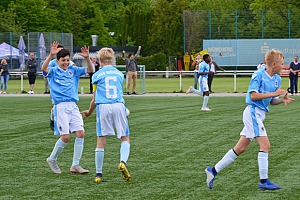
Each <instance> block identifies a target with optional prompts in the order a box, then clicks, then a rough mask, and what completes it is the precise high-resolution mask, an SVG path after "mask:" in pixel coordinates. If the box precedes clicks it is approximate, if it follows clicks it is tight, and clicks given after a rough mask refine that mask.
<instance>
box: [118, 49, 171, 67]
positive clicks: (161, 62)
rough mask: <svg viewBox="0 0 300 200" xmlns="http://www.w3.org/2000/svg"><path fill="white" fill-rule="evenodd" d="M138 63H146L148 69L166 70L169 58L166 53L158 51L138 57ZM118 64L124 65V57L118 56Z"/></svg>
mask: <svg viewBox="0 0 300 200" xmlns="http://www.w3.org/2000/svg"><path fill="white" fill-rule="evenodd" d="M136 61H137V63H138V65H145V66H146V71H165V70H166V67H167V66H168V58H167V56H166V55H165V54H164V53H157V54H153V55H151V56H147V57H138V58H137V59H136ZM116 64H117V65H124V64H125V62H124V61H123V59H122V57H117V59H116Z"/></svg>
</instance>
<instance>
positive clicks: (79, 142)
mask: <svg viewBox="0 0 300 200" xmlns="http://www.w3.org/2000/svg"><path fill="white" fill-rule="evenodd" d="M83 143H84V138H76V139H75V143H74V154H73V163H72V166H74V165H79V161H80V158H81V155H82V151H83Z"/></svg>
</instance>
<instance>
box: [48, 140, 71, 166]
mask: <svg viewBox="0 0 300 200" xmlns="http://www.w3.org/2000/svg"><path fill="white" fill-rule="evenodd" d="M66 144H67V143H65V142H63V141H62V140H61V139H60V138H59V139H58V140H57V141H56V143H55V145H54V148H53V150H52V153H51V155H50V156H49V160H51V161H55V160H57V158H58V156H59V155H60V154H61V152H62V151H63V149H64V147H65V146H66Z"/></svg>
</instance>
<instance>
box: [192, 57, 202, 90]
mask: <svg viewBox="0 0 300 200" xmlns="http://www.w3.org/2000/svg"><path fill="white" fill-rule="evenodd" d="M200 62H201V55H200V54H198V55H197V57H196V59H195V60H194V61H193V63H192V66H193V67H194V88H195V89H196V90H197V88H198V82H199V81H198V80H199V74H198V69H199V64H200Z"/></svg>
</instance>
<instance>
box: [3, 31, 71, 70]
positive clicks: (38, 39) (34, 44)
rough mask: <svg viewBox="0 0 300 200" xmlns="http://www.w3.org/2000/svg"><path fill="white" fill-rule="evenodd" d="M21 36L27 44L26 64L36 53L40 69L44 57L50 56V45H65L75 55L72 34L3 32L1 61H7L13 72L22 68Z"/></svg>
mask: <svg viewBox="0 0 300 200" xmlns="http://www.w3.org/2000/svg"><path fill="white" fill-rule="evenodd" d="M21 36H22V38H23V40H24V44H25V49H24V50H25V62H26V61H27V59H28V55H29V54H30V53H34V54H35V59H37V60H38V63H39V67H40V66H41V63H42V61H43V59H44V57H45V56H47V55H48V54H49V50H50V45H51V44H52V42H53V41H58V42H59V43H61V44H63V45H64V47H65V48H67V49H69V50H70V53H71V54H72V53H73V34H71V33H52V32H50V33H49V32H47V33H41V32H29V33H13V32H2V33H0V59H7V62H8V64H9V66H10V70H11V71H16V70H19V69H20V66H21V63H20V61H19V54H18V53H19V51H20V48H18V45H19V42H20V40H21ZM43 41H44V43H43ZM42 43H43V44H42ZM42 54H43V55H42Z"/></svg>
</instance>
